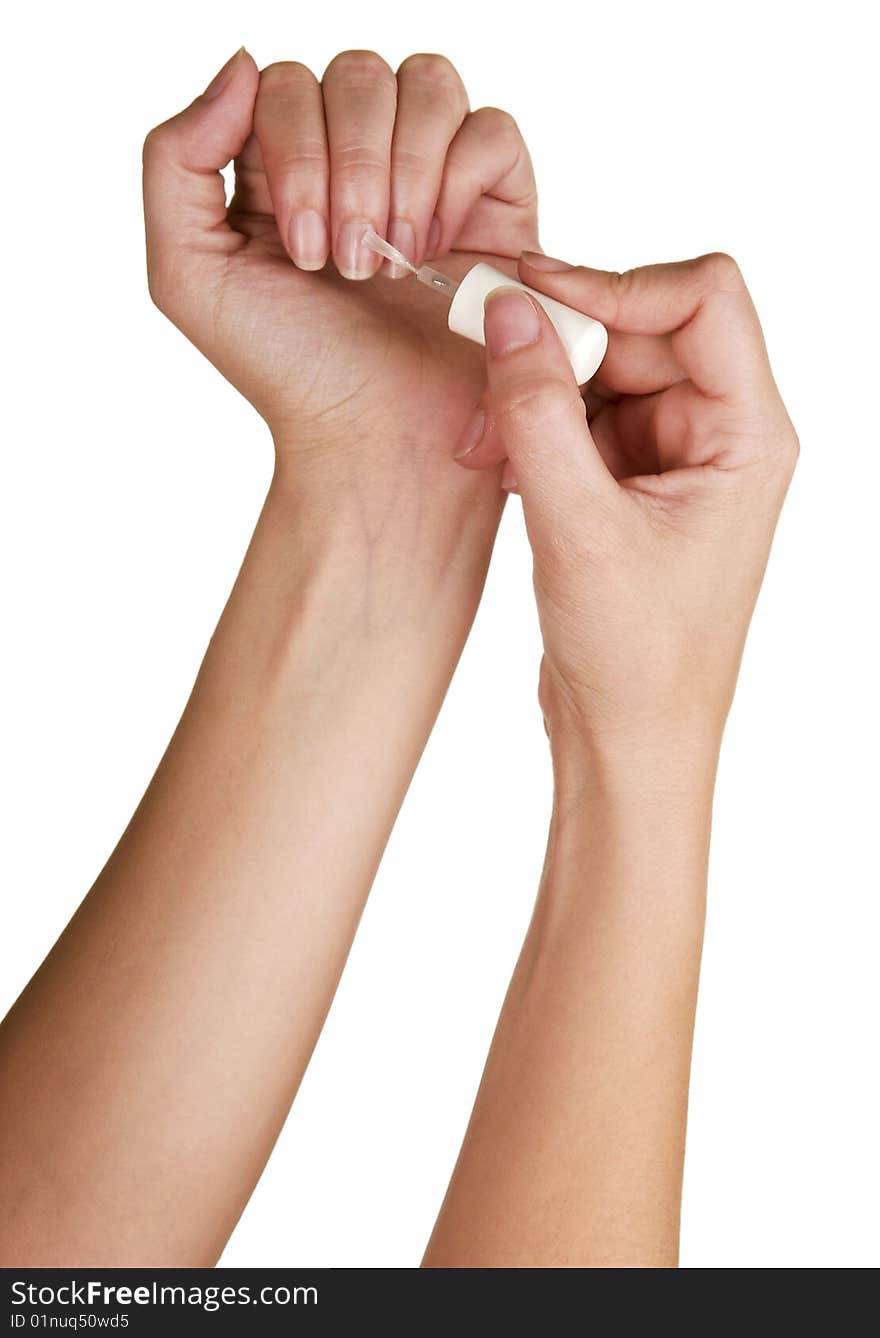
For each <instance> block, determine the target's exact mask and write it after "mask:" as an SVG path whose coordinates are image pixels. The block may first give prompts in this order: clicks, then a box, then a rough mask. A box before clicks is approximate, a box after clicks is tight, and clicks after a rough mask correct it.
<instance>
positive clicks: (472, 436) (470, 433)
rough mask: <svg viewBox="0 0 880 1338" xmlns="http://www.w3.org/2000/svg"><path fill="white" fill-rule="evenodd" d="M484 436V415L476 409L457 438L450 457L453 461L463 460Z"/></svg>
mask: <svg viewBox="0 0 880 1338" xmlns="http://www.w3.org/2000/svg"><path fill="white" fill-rule="evenodd" d="M485 435H486V415H485V413H484V412H483V410H482V409H477V410H476V412H475V413H474V416H473V417H472V418H471V420H470V422H469V423H468V425H467V427H466V428H465V430H464V432H462V434H461V437H460V438H459V441H458V445H457V446H456V448H455V451H454V452H453V455H452V458H453V460H463V459H464V457H465V456H466V455H470V453H471V451H475V450H476V449H477V447H478V446H479V444H480V442H481V441H482V440H483V437H484V436H485Z"/></svg>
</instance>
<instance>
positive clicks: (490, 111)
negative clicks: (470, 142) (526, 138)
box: [474, 107, 522, 143]
mask: <svg viewBox="0 0 880 1338" xmlns="http://www.w3.org/2000/svg"><path fill="white" fill-rule="evenodd" d="M474 116H475V117H478V118H479V120H480V122H481V128H482V129H483V130H484V131H485V132H486V133H487V134H490V135H491V136H492V138H493V139H497V140H499V141H503V142H508V143H512V142H513V141H514V140H520V139H522V135H521V134H520V129H519V126H518V125H517V123H516V120H515V118H514V117H513V116H511V114H510V112H508V111H503V110H502V108H501V107H481V108H480V110H479V111H477V112H474Z"/></svg>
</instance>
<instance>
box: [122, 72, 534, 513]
mask: <svg viewBox="0 0 880 1338" xmlns="http://www.w3.org/2000/svg"><path fill="white" fill-rule="evenodd" d="M232 159H234V160H235V194H234V197H233V200H232V203H231V205H230V206H229V207H228V208H227V205H226V200H225V194H224V186H223V181H222V178H221V176H220V169H221V168H222V167H224V166H225V165H226V164H227V163H228V162H229V161H230V160H232ZM144 161H145V171H144V193H145V208H146V222H147V253H148V267H149V278H150V289H151V292H152V294H153V297H154V299H155V301H156V303H157V304H158V306H159V307H160V308H161V309H162V310H163V311H164V312H165V313H166V314H167V315H168V316H169V317H170V318H171V319H172V320H173V321H174V322H175V324H177V325H178V326H179V327H180V328H181V329H182V330H183V332H184V333H185V334H186V335H187V336H188V337H189V338H190V339H192V341H193V342H194V343H195V344H196V345H197V346H198V347H199V348H200V349H201V350H202V351H203V352H204V353H205V354H206V356H207V357H208V358H210V359H211V361H212V362H213V363H214V364H215V365H216V366H217V367H218V368H219V370H220V371H221V372H222V373H223V374H224V375H225V376H226V377H228V379H229V380H230V381H231V382H232V383H233V384H234V385H235V386H236V387H237V388H238V389H239V390H240V391H241V392H242V394H244V395H245V396H246V397H247V399H249V400H250V401H251V403H252V404H253V405H254V406H255V408H256V409H257V410H258V411H259V412H260V414H262V416H263V417H264V418H265V420H266V422H267V423H268V424H269V427H270V428H271V430H272V433H273V435H274V438H275V441H276V446H277V450H278V468H279V470H281V471H282V472H283V473H284V474H285V475H287V476H288V477H289V478H291V479H293V480H294V481H295V482H302V481H304V479H305V477H306V474H307V473H308V476H309V478H312V477H313V476H314V477H317V478H318V479H319V481H320V483H321V486H323V483H324V481H325V480H329V481H331V482H332V483H333V484H337V483H339V482H344V483H349V482H351V481H352V480H353V479H355V478H356V479H357V481H358V484H359V486H361V487H365V488H367V489H370V490H371V492H370V497H371V498H374V497H375V498H378V499H379V500H380V501H381V503H382V504H383V505H384V506H387V503H388V499H389V498H390V497H392V496H394V497H395V498H396V499H397V500H398V501H399V500H400V498H401V493H402V489H403V488H405V487H406V486H407V485H408V484H409V483H411V484H412V491H413V492H416V493H418V497H417V499H416V500H419V499H420V498H421V496H422V492H423V489H424V488H425V486H426V485H427V486H428V487H429V488H430V486H431V484H432V483H436V487H437V489H438V490H440V489H443V488H445V489H446V491H447V492H448V494H449V495H450V496H452V497H454V498H457V499H461V498H466V499H467V500H469V501H470V502H472V501H473V498H474V493H475V490H474V488H473V485H471V487H469V488H465V489H462V477H461V476H456V471H454V470H450V468H449V462H448V457H449V447H450V444H451V442H452V441H453V440H454V439H455V437H456V436H457V434H458V432H459V431H460V429H461V425H462V423H463V421H464V419H465V417H466V415H467V413H468V411H469V409H470V407H471V405H472V403H473V400H474V397H475V395H476V393H477V390H478V386H479V383H480V380H481V376H482V368H481V358H480V355H479V352H478V350H476V349H475V348H472V347H470V346H469V345H468V344H467V343H465V342H464V341H462V340H460V339H455V338H454V337H453V336H451V335H450V334H449V332H448V330H447V327H446V302H445V299H443V298H442V297H439V296H437V295H432V294H431V292H430V291H428V290H427V289H425V288H424V287H422V286H421V285H419V284H417V283H415V282H413V281H412V280H411V279H404V280H402V281H401V282H394V281H392V280H391V279H390V278H389V275H388V273H387V272H386V273H384V274H381V275H377V270H378V268H379V266H380V264H381V261H379V260H378V258H377V257H376V256H374V255H373V254H372V253H371V252H370V251H368V250H367V249H366V248H365V247H363V246H362V245H361V244H360V238H361V236H362V234H363V232H364V230H365V228H366V227H368V226H369V227H372V228H374V229H375V230H376V231H377V232H378V233H380V234H381V235H383V236H385V235H386V234H387V235H388V236H389V237H390V239H391V240H392V241H393V242H394V243H395V245H396V246H398V248H399V249H401V250H403V251H404V252H405V253H406V254H408V255H409V256H411V257H412V259H413V260H415V261H417V262H419V263H421V262H422V261H423V260H424V259H425V258H426V257H429V256H430V257H434V258H438V257H442V258H443V260H444V265H445V267H446V268H447V269H448V270H449V271H450V273H452V274H458V273H460V272H461V271H463V270H464V269H465V268H468V267H469V266H470V265H471V264H472V263H473V262H474V261H475V260H476V259H478V258H479V257H480V256H481V255H483V254H484V253H490V254H491V255H492V257H493V260H494V261H495V262H496V263H497V259H498V257H502V259H503V258H505V257H506V258H507V260H508V262H510V261H512V260H513V259H514V258H515V257H517V256H518V255H519V253H520V251H521V250H522V248H523V247H524V246H534V245H536V241H537V221H536V196H535V183H534V177H533V175H532V168H531V164H530V161H529V155H528V153H527V151H526V148H525V145H524V143H523V141H522V138H521V136H520V134H519V132H518V130H517V128H516V125H515V123H514V122H513V120H512V119H511V118H510V117H509V116H507V115H506V114H505V113H503V112H500V111H496V110H494V109H484V110H482V111H478V112H474V113H471V112H469V110H468V102H467V95H466V93H465V90H464V87H463V85H462V82H461V80H460V78H459V76H458V74H457V73H456V71H455V69H454V68H453V66H452V65H451V64H450V63H449V62H448V61H447V60H446V59H445V58H443V57H442V56H436V55H415V56H410V57H409V59H407V60H405V61H404V63H403V64H402V65H401V67H400V69H399V70H398V72H397V74H396V75H395V74H394V72H393V71H392V70H391V69H390V68H389V67H388V65H386V63H385V62H384V61H383V60H382V59H381V57H379V56H378V55H375V54H374V53H373V52H369V51H347V52H344V53H342V54H341V55H339V56H337V57H336V58H335V59H334V60H333V61H332V62H331V63H330V66H329V67H328V69H327V70H326V72H325V74H324V77H323V79H322V80H321V82H319V81H318V79H316V77H315V76H314V75H313V74H312V73H311V71H310V70H308V69H306V68H305V66H303V65H300V64H297V63H296V62H293V61H291V62H282V63H279V64H275V65H271V66H269V67H268V68H267V69H265V70H263V71H262V73H260V72H259V71H258V70H257V67H256V65H255V64H254V62H253V60H252V59H251V57H250V55H249V54H248V53H247V52H245V51H243V50H242V51H240V52H238V54H237V55H235V56H234V57H233V58H232V60H231V61H230V62H229V64H228V65H227V66H225V67H224V69H223V70H222V71H221V72H220V74H219V75H218V76H217V78H216V79H215V80H214V82H213V83H212V84H211V85H210V86H209V87H208V89H207V90H206V91H205V93H203V94H202V95H201V96H200V97H198V98H196V100H195V102H193V103H192V104H191V106H189V107H188V108H187V109H186V110H185V111H183V112H181V113H180V115H178V116H176V117H174V118H173V119H172V120H170V121H167V122H165V124H163V125H160V126H159V127H157V128H156V129H155V130H153V131H152V132H151V133H150V135H149V136H148V138H147V141H146V145H145V154H144ZM328 257H329V258H332V260H333V262H334V265H333V266H331V265H330V264H329V263H325V262H328ZM334 266H335V267H334ZM510 268H511V270H512V269H513V265H512V264H511V265H510ZM354 279H360V280H367V282H352V280H354ZM487 484H488V485H489V486H487ZM476 492H477V493H478V494H479V495H481V496H482V497H484V498H485V499H486V503H487V509H491V510H492V512H493V515H494V514H495V513H496V512H497V506H498V489H497V484H491V483H490V481H489V480H484V481H483V485H482V487H481V488H477V489H476ZM438 504H439V499H438Z"/></svg>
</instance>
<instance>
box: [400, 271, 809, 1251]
mask: <svg viewBox="0 0 880 1338" xmlns="http://www.w3.org/2000/svg"><path fill="white" fill-rule="evenodd" d="M519 273H520V276H521V278H522V279H523V280H524V281H525V282H526V283H528V284H529V285H530V286H531V287H533V288H537V289H539V290H540V291H542V292H546V293H548V294H550V295H551V296H553V297H555V298H558V299H560V300H561V301H563V302H566V303H568V305H570V306H574V307H577V308H579V309H581V310H583V311H586V312H588V313H589V314H590V315H592V316H595V317H597V318H598V319H600V320H602V321H604V322H605V323H606V324H607V325H608V327H609V330H610V342H609V352H608V356H607V358H606V360H605V363H604V364H603V367H602V369H601V378H602V379H601V382H600V383H597V384H595V385H593V386H592V387H591V388H590V391H589V393H588V394H587V396H586V408H587V413H586V414H585V404H584V401H583V399H582V398H581V396H580V395H579V394H578V389H577V387H576V386H575V384H574V382H573V379H572V376H571V372H570V369H569V366H568V362H567V360H566V358H565V355H564V353H563V351H562V349H561V346H560V344H559V341H558V339H557V338H556V336H555V332H554V330H553V328H552V326H550V325H549V323H548V321H547V319H546V317H545V316H544V315H543V313H542V312H541V310H540V308H539V307H538V306H537V305H536V304H535V303H533V302H532V300H531V299H529V298H528V297H526V296H523V295H521V294H517V293H516V292H515V291H513V290H506V291H502V292H499V293H497V294H493V295H492V297H491V298H490V300H489V303H488V305H487V311H486V334H487V345H488V350H487V364H488V387H487V391H486V394H485V397H484V402H483V404H482V406H481V408H480V410H479V411H478V412H477V413H476V414H475V419H474V421H473V423H472V424H471V425H470V427H469V428H468V429H467V430H466V432H465V434H464V436H463V439H462V442H461V444H460V446H459V450H458V454H459V462H460V463H461V464H462V465H463V466H465V467H466V468H469V469H482V468H486V467H494V466H496V465H497V464H498V462H499V461H501V460H505V461H506V463H505V466H504V471H505V473H504V477H505V483H506V486H508V487H509V488H511V489H513V490H516V491H518V492H519V493H520V494H521V496H522V504H523V509H524V512H525V519H526V525H527V528H528V532H529V538H530V541H531V544H532V548H533V552H534V572H535V592H536V595H537V600H538V610H539V614H540V619H541V627H542V632H543V637H544V661H543V665H542V671H541V703H542V707H543V711H544V718H545V722H546V725H547V731H548V734H549V737H550V747H551V752H552V757H553V768H554V780H555V802H554V814H553V821H552V825H551V831H550V839H549V843H548V850H547V860H546V865H545V869H544V876H543V881H542V885H541V891H540V895H539V897H538V902H537V906H536V909H535V915H534V919H533V922H532V925H531V928H530V930H529V934H528V937H527V940H526V943H525V946H524V948H523V952H522V956H521V959H520V962H519V965H518V966H517V969H516V972H515V974H514V977H513V980H512V983H511V986H510V991H509V994H508V997H507V1001H506V1003H505V1006H504V1010H503V1012H502V1015H501V1019H500V1022H499V1025H498V1030H497V1033H496V1036H495V1040H494V1043H493V1046H492V1050H491V1053H490V1055H489V1060H488V1063H487V1066H486V1071H485V1074H484V1077H483V1082H482V1086H481V1088H480V1093H479V1096H478V1098H477V1102H476V1106H475V1109H474V1113H473V1117H472V1120H471V1124H470V1127H469V1129H468V1132H467V1136H466V1138H465V1141H464V1146H463V1148H462V1151H461V1156H460V1158H459V1162H458V1166H457V1168H456V1171H455V1174H454V1176H453V1179H452V1183H451V1186H450V1189H449V1193H448V1195H447V1198H446V1202H445V1204H444V1207H443V1210H442V1212H441V1214H440V1217H439V1220H438V1223H437V1226H436V1229H435V1231H434V1235H433V1238H432V1240H431V1243H430V1245H429V1247H428V1251H427V1255H426V1258H425V1262H426V1264H428V1265H429V1266H434V1267H454V1266H468V1267H479V1266H484V1267H485V1266H488V1267H494V1266H513V1267H518V1266H527V1265H528V1266H532V1267H550V1266H575V1267H670V1266H673V1265H674V1264H675V1263H676V1260H677V1255H678V1223H679V1203H680V1195H681V1179H682V1164H683V1157H684V1139H685V1122H686V1113H687V1093H688V1078H689V1070H690V1056H691V1042H692V1033H693V1020H694V1009H695V1005H696V993H697V980H698V975H699V963H700V950H701V943H702V933H703V918H704V906H705V893H706V862H707V854H708V846H709V827H710V819H711V810H712V791H713V784H714V777H715V767H716V762H717V757H718V750H719V747H720V743H721V734H722V730H723V727H724V722H725V719H726V716H727V711H728V708H729V706H730V700H731V697H732V695H733V690H734V685H735V682H736V675H737V670H738V667H739V661H740V656H741V652H742V646H743V641H744V639H745V635H746V631H747V628H748V625H749V620H750V618H751V614H752V609H753V607H754V602H755V598H756V596H757V593H758V589H759V586H760V583H761V578H762V576H763V572H764V567H765V564H766V560H767V554H768V551H769V547H770V542H771V539H772V535H773V530H774V528H775V525H776V520H777V517H778V514H779V509H780V507H781V505H782V501H783V498H784V496H785V492H786V489H787V486H788V482H789V479H790V477H791V471H792V468H793V466H794V463H795V460H796V457H797V449H798V447H797V439H796V437H795V434H794V431H793V429H792V426H791V423H790V421H789V419H788V415H787V414H786V412H785V408H784V406H783V404H782V401H781V399H780V397H779V393H778V391H777V389H776V386H775V384H774V381H773V377H772V375H771V372H770V367H769V363H768V360H767V354H766V350H765V347H764V341H763V337H762V334H761V329H760V326H759V324H758V319H757V316H756V314H755V311H754V308H753V306H752V303H751V299H750V298H749V295H748V292H747V291H746V288H745V285H744V283H743V281H742V278H741V276H740V274H739V270H738V269H737V266H736V265H735V264H734V263H733V261H732V260H730V258H729V257H727V256H706V257H704V258H702V259H701V260H698V261H689V262H686V263H685V264H682V265H669V266H654V267H651V268H649V269H644V270H635V271H632V272H631V273H629V274H627V275H625V276H620V275H610V274H602V273H599V272H597V271H595V270H586V269H575V268H573V267H571V266H567V265H564V264H562V263H561V262H556V261H552V260H551V259H550V258H549V257H546V256H540V255H531V256H524V257H523V258H522V259H521V261H520V267H519ZM588 419H589V421H588ZM468 448H470V449H468ZM462 451H465V454H463V455H462V454H461V452H462Z"/></svg>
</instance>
